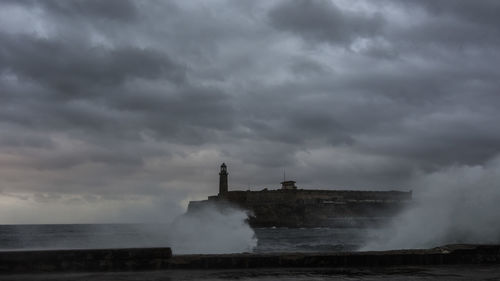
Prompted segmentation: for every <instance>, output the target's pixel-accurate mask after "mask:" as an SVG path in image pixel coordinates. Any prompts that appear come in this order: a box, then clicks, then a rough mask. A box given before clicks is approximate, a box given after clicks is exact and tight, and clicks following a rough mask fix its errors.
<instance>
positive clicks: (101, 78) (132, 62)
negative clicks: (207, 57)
mask: <svg viewBox="0 0 500 281" xmlns="http://www.w3.org/2000/svg"><path fill="white" fill-rule="evenodd" d="M0 45H1V47H0V65H1V69H0V70H2V71H10V72H12V73H13V74H15V75H18V76H19V78H21V79H23V78H28V79H33V80H35V81H37V82H38V83H40V84H42V85H48V86H49V87H51V88H53V89H56V90H57V91H58V93H60V94H62V95H68V96H72V95H78V94H79V93H81V92H85V93H84V94H86V95H88V94H92V88H93V87H95V86H96V85H103V86H117V85H119V84H120V83H122V82H123V81H124V80H125V79H127V78H148V79H154V78H158V77H161V76H163V77H165V78H168V79H172V80H176V81H178V80H181V79H182V77H183V69H182V67H180V66H179V65H177V64H176V63H174V62H173V61H172V60H171V59H170V58H169V57H168V56H167V55H165V54H162V53H161V52H159V51H155V50H150V49H140V48H137V47H127V46H125V47H120V48H117V49H109V48H104V47H91V46H85V45H81V44H79V42H64V41H62V40H48V39H40V38H32V37H30V36H26V35H9V34H0Z"/></svg>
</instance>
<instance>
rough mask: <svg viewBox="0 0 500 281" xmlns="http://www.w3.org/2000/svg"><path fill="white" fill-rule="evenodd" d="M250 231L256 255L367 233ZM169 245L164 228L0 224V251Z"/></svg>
mask: <svg viewBox="0 0 500 281" xmlns="http://www.w3.org/2000/svg"><path fill="white" fill-rule="evenodd" d="M254 231H255V236H256V238H257V241H258V242H257V247H255V248H254V250H253V251H254V252H259V253H266V252H325V251H327V252H328V251H330V252H334V251H353V250H356V249H357V248H359V247H360V246H361V245H362V244H363V243H364V241H365V240H366V239H367V237H368V234H369V230H368V229H362V228H257V229H254ZM170 246H172V245H169V241H168V225H153V224H58V225H0V250H23V249H24V250H27V249H86V248H135V247H170ZM174 248H175V247H174ZM174 253H175V250H174Z"/></svg>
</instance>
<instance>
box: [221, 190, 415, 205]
mask: <svg viewBox="0 0 500 281" xmlns="http://www.w3.org/2000/svg"><path fill="white" fill-rule="evenodd" d="M411 197H412V193H411V192H401V191H350V190H303V189H300V190H263V191H230V192H228V193H227V194H226V198H227V199H228V200H229V201H231V202H235V203H238V204H259V203H269V202H272V203H277V204H280V203H320V202H323V201H333V202H335V201H374V202H384V201H404V200H411Z"/></svg>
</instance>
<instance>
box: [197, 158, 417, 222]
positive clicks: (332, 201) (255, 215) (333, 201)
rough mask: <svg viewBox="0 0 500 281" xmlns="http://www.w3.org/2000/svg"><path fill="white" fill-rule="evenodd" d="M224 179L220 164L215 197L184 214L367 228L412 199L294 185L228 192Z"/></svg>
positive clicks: (405, 193)
mask: <svg viewBox="0 0 500 281" xmlns="http://www.w3.org/2000/svg"><path fill="white" fill-rule="evenodd" d="M228 175H229V174H228V172H227V166H226V164H225V163H222V165H221V167H220V172H219V194H218V195H214V196H209V197H208V199H207V200H202V201H191V202H189V206H188V213H190V212H196V211H197V210H201V209H202V208H203V207H204V206H207V205H216V206H227V205H228V204H229V205H232V206H233V207H237V208H241V209H244V210H247V211H249V214H250V215H249V219H248V222H249V224H250V225H251V226H252V227H367V226H374V225H379V224H382V223H385V222H387V221H388V220H389V219H390V218H391V217H393V216H394V215H396V214H398V213H399V212H400V211H401V210H402V209H403V208H404V207H406V206H407V205H408V204H409V203H410V202H411V199H412V192H411V191H357V190H314V189H299V188H297V186H296V185H295V182H294V181H283V182H281V189H276V190H268V189H267V188H265V189H263V190H260V191H250V190H247V191H240V190H235V191H229V188H228Z"/></svg>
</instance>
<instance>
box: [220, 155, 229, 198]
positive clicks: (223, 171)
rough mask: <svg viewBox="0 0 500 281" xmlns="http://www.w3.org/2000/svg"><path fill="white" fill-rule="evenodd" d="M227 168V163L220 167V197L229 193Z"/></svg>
mask: <svg viewBox="0 0 500 281" xmlns="http://www.w3.org/2000/svg"><path fill="white" fill-rule="evenodd" d="M227 175H229V174H228V173H227V166H226V163H222V165H220V173H219V196H224V195H225V194H226V193H227Z"/></svg>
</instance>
